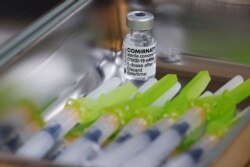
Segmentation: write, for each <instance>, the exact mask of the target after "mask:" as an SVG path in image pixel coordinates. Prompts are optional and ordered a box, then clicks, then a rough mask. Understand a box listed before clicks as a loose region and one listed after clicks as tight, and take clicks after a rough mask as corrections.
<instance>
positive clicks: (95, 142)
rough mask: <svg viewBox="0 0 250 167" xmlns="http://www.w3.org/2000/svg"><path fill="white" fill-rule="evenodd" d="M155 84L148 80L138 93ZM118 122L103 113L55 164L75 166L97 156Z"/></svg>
mask: <svg viewBox="0 0 250 167" xmlns="http://www.w3.org/2000/svg"><path fill="white" fill-rule="evenodd" d="M156 82H157V80H156V79H150V80H149V81H147V82H146V83H145V84H144V85H142V86H141V87H140V88H139V89H138V92H139V93H144V92H145V91H147V89H148V88H150V87H151V86H152V85H153V84H155V83H156ZM120 122H121V121H120V120H119V116H118V115H116V113H114V112H111V113H110V112H107V113H105V114H104V115H103V116H102V117H101V118H100V119H99V120H98V121H97V122H96V123H94V124H93V126H92V127H91V128H90V129H89V130H88V131H87V132H86V133H85V134H84V135H83V136H82V137H81V138H79V139H77V140H76V141H75V142H74V143H73V144H71V145H70V146H69V147H68V148H67V149H66V150H65V151H64V152H63V153H62V154H61V155H59V156H58V157H57V158H56V162H60V163H64V164H75V165H82V164H86V163H87V160H89V159H91V158H93V157H94V156H96V155H97V153H98V152H99V145H102V144H103V143H104V142H105V141H106V140H107V139H108V138H109V137H110V136H111V135H112V134H113V133H114V132H115V131H116V130H117V129H118V128H119V127H120Z"/></svg>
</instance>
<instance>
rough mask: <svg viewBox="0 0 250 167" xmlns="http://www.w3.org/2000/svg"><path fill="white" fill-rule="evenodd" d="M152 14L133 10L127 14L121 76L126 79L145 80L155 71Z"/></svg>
mask: <svg viewBox="0 0 250 167" xmlns="http://www.w3.org/2000/svg"><path fill="white" fill-rule="evenodd" d="M153 22H154V16H153V15H152V14H151V13H149V12H144V11H133V12H130V13H128V15H127V22H126V23H127V27H128V29H129V33H128V34H127V35H126V36H125V38H124V41H123V62H124V63H123V70H124V71H123V76H124V79H126V80H135V81H146V80H148V79H149V78H153V77H154V76H155V73H156V57H155V55H156V41H155V39H154V37H153V34H152V28H153Z"/></svg>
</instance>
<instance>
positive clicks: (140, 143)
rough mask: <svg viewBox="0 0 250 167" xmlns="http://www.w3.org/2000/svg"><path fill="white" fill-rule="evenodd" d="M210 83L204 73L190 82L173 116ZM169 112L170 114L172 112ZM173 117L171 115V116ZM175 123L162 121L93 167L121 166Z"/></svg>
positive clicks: (174, 102) (104, 155)
mask: <svg viewBox="0 0 250 167" xmlns="http://www.w3.org/2000/svg"><path fill="white" fill-rule="evenodd" d="M209 81H210V76H209V74H208V72H206V71H202V72H200V73H199V74H197V75H196V76H195V77H194V78H193V79H192V81H190V82H189V83H188V84H187V85H186V86H185V87H184V88H183V90H182V91H181V92H180V94H179V95H178V96H177V97H175V98H174V99H173V100H172V101H170V102H167V103H171V105H169V106H170V108H171V111H172V112H174V113H173V114H172V115H174V116H176V115H181V114H180V113H176V112H181V113H184V112H185V111H182V110H183V109H187V107H188V105H187V104H186V103H188V101H189V100H191V99H193V98H197V97H198V96H199V95H200V94H201V93H202V91H203V90H204V89H205V88H206V86H207V84H208V83H209ZM184 103H185V104H186V105H185V106H180V105H181V104H184ZM171 111H169V112H171ZM170 115H171V114H170ZM174 122H175V119H172V118H171V117H166V118H163V119H162V120H160V121H159V122H158V123H157V124H156V125H154V126H153V127H152V128H150V129H148V130H146V131H145V132H143V133H141V134H138V135H136V136H134V137H133V138H131V139H129V140H127V141H126V142H124V143H122V144H121V145H119V146H117V147H115V148H114V149H111V150H107V151H104V152H103V153H102V154H100V155H99V156H98V157H97V158H96V159H93V160H92V161H91V164H92V165H96V166H98V165H99V166H120V165H121V164H122V163H125V162H126V161H127V160H128V159H130V158H131V157H133V156H135V155H136V154H138V153H139V152H141V151H143V150H144V149H145V148H146V147H147V146H148V145H149V144H150V143H151V142H152V141H153V140H155V139H156V138H157V137H158V136H159V135H160V134H161V133H162V132H163V131H164V130H165V129H166V128H168V127H170V126H171V125H172V124H173V123H174Z"/></svg>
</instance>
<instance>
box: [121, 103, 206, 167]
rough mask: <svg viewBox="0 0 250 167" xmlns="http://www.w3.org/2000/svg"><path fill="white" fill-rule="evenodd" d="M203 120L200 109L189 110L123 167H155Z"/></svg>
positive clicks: (202, 113)
mask: <svg viewBox="0 0 250 167" xmlns="http://www.w3.org/2000/svg"><path fill="white" fill-rule="evenodd" d="M204 119H205V116H204V112H203V110H202V109H201V108H192V109H190V110H189V111H188V112H187V113H186V114H185V115H184V116H183V117H182V118H181V120H180V121H178V122H177V123H175V124H174V125H173V126H172V127H171V128H169V129H167V130H166V131H165V132H164V133H162V134H161V135H160V136H159V137H158V138H157V139H156V140H155V141H153V142H152V144H150V145H149V146H148V147H147V149H145V150H144V151H143V152H141V153H140V154H139V155H137V156H135V157H134V158H132V159H130V160H129V161H128V162H127V163H126V164H125V165H123V166H124V167H138V166H143V167H156V166H158V165H159V164H160V163H161V162H162V161H163V160H164V159H165V158H166V157H167V156H168V155H169V154H170V153H171V152H172V151H173V150H174V149H175V148H176V147H177V146H178V145H179V144H180V142H181V141H182V139H183V138H184V136H185V135H186V134H187V133H188V132H189V131H192V130H193V129H195V128H196V127H198V126H199V125H200V124H201V123H202V122H203V121H204Z"/></svg>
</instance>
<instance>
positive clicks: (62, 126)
mask: <svg viewBox="0 0 250 167" xmlns="http://www.w3.org/2000/svg"><path fill="white" fill-rule="evenodd" d="M78 118H79V117H78V114H77V112H76V111H74V110H66V109H65V110H63V111H62V112H60V114H57V115H56V116H55V117H54V118H53V119H51V120H50V121H49V123H48V124H47V126H45V128H43V129H42V130H41V131H40V132H38V133H37V134H35V135H34V136H33V137H31V138H30V139H29V140H28V141H27V142H26V143H25V144H24V145H23V146H22V147H21V148H19V149H18V150H17V152H16V154H17V155H18V156H21V157H29V158H34V159H41V158H43V157H44V156H45V154H46V153H47V152H48V151H50V149H51V148H52V147H53V146H54V145H55V144H56V142H57V141H58V140H60V139H61V138H62V137H63V136H64V135H65V134H66V133H67V132H68V131H69V130H70V129H72V128H73V127H74V126H75V124H76V123H77V122H78Z"/></svg>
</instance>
